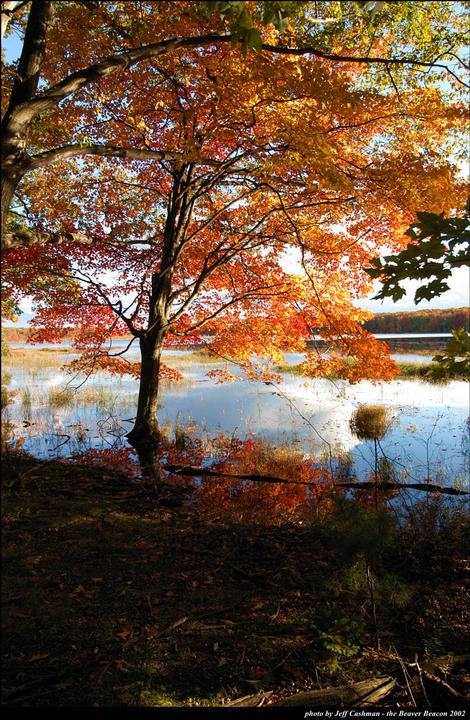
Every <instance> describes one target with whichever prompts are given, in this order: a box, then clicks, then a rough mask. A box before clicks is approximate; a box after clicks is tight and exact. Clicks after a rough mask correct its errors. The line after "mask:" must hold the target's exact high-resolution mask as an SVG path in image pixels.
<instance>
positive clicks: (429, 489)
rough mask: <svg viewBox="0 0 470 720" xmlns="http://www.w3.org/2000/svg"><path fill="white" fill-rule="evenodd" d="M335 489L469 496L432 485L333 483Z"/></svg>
mask: <svg viewBox="0 0 470 720" xmlns="http://www.w3.org/2000/svg"><path fill="white" fill-rule="evenodd" d="M334 486H335V487H344V488H351V489H352V490H373V489H375V488H377V489H378V490H401V489H403V490H422V491H424V492H437V493H443V494H444V495H470V492H468V490H459V489H458V488H452V487H442V486H441V485H433V484H432V483H392V482H378V483H377V485H376V484H375V483H373V482H358V483H353V482H345V483H334Z"/></svg>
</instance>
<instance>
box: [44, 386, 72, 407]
mask: <svg viewBox="0 0 470 720" xmlns="http://www.w3.org/2000/svg"><path fill="white" fill-rule="evenodd" d="M73 402H74V391H73V390H72V388H68V387H67V388H53V389H52V390H50V391H49V398H48V404H49V407H52V408H62V407H70V406H71V405H73Z"/></svg>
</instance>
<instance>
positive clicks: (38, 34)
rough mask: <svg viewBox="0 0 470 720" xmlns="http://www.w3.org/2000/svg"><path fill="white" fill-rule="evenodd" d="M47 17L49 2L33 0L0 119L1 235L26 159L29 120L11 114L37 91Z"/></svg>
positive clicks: (44, 48) (48, 19)
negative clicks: (0, 175) (0, 134)
mask: <svg viewBox="0 0 470 720" xmlns="http://www.w3.org/2000/svg"><path fill="white" fill-rule="evenodd" d="M51 18H52V2H50V1H47V2H46V1H44V2H43V1H42V0H33V2H32V3H31V9H30V11H29V16H28V23H27V26H26V30H25V37H24V42H23V50H22V53H21V57H20V60H19V63H18V67H17V73H16V77H15V81H14V83H13V89H12V91H11V96H10V102H9V105H8V109H7V111H6V113H5V117H4V118H3V120H2V128H1V133H2V208H1V209H2V218H1V223H2V228H1V230H2V238H3V235H4V231H5V227H6V221H7V214H8V210H9V209H10V204H11V201H12V199H13V195H14V192H15V190H16V188H17V187H18V184H19V182H20V180H21V178H22V177H23V175H24V174H25V173H26V171H27V169H28V168H27V163H28V159H29V158H28V155H27V153H26V142H27V138H28V132H29V126H30V121H29V120H27V121H25V120H21V119H18V118H16V119H13V115H12V114H13V111H14V110H15V109H16V108H18V107H19V106H21V105H22V104H23V103H27V102H28V100H30V99H31V98H32V97H33V96H34V95H35V93H36V91H37V88H38V84H39V77H40V73H41V67H42V62H43V59H44V54H45V51H46V35H47V29H48V27H49V23H50V22H51Z"/></svg>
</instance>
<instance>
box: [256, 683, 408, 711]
mask: <svg viewBox="0 0 470 720" xmlns="http://www.w3.org/2000/svg"><path fill="white" fill-rule="evenodd" d="M394 686H395V680H394V679H393V678H392V677H389V676H388V675H384V676H382V677H376V678H370V679H369V680H361V681H360V682H357V683H354V685H343V686H340V687H332V688H324V689H323V690H308V691H307V692H300V693H296V694H295V695H290V696H289V697H286V698H282V700H277V701H276V702H273V703H268V704H267V705H266V706H265V707H270V708H271V707H308V708H309V709H315V708H328V707H345V708H346V707H357V706H361V707H367V705H373V704H374V703H377V702H378V701H379V700H382V699H383V698H385V697H386V696H387V695H388V694H389V693H390V692H391V690H392V689H393V688H394Z"/></svg>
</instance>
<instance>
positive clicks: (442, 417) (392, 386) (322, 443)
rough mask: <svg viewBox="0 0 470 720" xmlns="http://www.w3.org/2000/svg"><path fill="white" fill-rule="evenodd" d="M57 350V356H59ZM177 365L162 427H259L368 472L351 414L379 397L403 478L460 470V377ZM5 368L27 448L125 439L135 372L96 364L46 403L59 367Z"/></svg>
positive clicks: (386, 449) (464, 396)
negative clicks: (229, 372)
mask: <svg viewBox="0 0 470 720" xmlns="http://www.w3.org/2000/svg"><path fill="white" fill-rule="evenodd" d="M171 355H174V356H176V357H179V358H181V359H182V360H184V358H185V356H187V355H188V353H185V352H184V351H180V352H179V353H178V352H176V351H172V352H171ZM65 359H66V358H64V356H62V357H61V361H64V360H65ZM301 359H302V356H300V355H295V354H289V355H288V360H289V362H291V363H293V364H297V363H298V362H300V360H301ZM221 366H222V365H221ZM210 367H211V368H213V367H215V366H214V365H211V366H210ZM179 369H181V370H182V372H183V374H184V376H185V380H184V381H182V382H181V383H175V382H172V383H166V384H165V385H164V387H163V394H162V399H161V407H160V408H159V419H160V424H161V425H162V426H163V425H164V424H165V423H167V424H170V425H171V426H172V427H174V426H175V425H179V426H183V427H184V426H187V425H189V424H192V425H193V426H194V425H195V426H197V428H198V432H199V433H200V434H202V435H204V434H206V435H207V436H210V437H212V436H214V435H215V434H216V433H217V432H223V433H227V434H228V435H232V434H233V435H234V436H236V437H239V438H244V437H247V436H250V435H258V436H262V437H264V438H266V439H267V440H269V441H271V442H273V443H275V444H283V443H286V442H296V443H298V444H299V445H300V446H301V447H302V448H303V449H304V451H305V452H306V453H308V454H309V455H310V456H311V457H318V456H320V455H321V454H322V453H325V451H326V452H333V453H334V452H335V451H337V450H341V451H342V452H351V453H352V454H353V468H354V470H355V471H356V472H357V473H358V474H359V475H360V476H366V475H367V474H368V473H370V470H371V467H373V462H374V458H373V447H371V446H370V443H367V442H360V441H359V440H358V439H357V437H355V436H354V435H353V434H352V433H351V431H350V428H349V420H350V417H351V414H352V413H353V411H354V409H355V408H357V407H358V405H360V404H363V403H369V404H384V405H387V406H389V407H391V408H392V410H393V416H394V418H395V419H394V422H393V424H392V426H391V428H390V431H389V432H388V433H387V435H386V437H385V438H384V439H383V440H382V441H381V447H382V452H383V453H384V454H386V456H387V457H389V458H390V459H391V460H393V461H394V462H396V463H397V464H398V466H399V467H403V468H405V469H406V470H407V472H409V474H410V478H412V479H416V480H419V479H422V478H423V477H426V476H428V475H432V476H436V473H439V474H440V475H441V476H442V481H443V482H446V481H450V480H452V479H453V478H455V477H456V476H459V477H460V478H461V479H463V478H468V475H469V472H468V453H466V452H465V451H464V450H463V449H464V448H465V440H466V438H468V434H467V425H466V419H467V416H468V413H469V402H468V386H467V384H466V383H464V382H451V383H449V384H447V385H445V386H444V385H443V386H440V385H432V384H429V383H425V382H422V381H414V380H413V381H412V380H403V381H399V380H397V381H393V382H390V383H383V384H381V383H377V384H376V385H374V384H373V383H372V382H369V381H363V382H361V383H358V384H357V385H349V384H348V383H347V382H345V381H335V382H331V381H327V380H323V379H315V380H306V379H305V378H303V377H299V376H297V375H289V374H287V375H285V376H284V378H283V381H282V382H281V383H280V384H279V385H265V384H264V383H250V382H246V381H240V380H236V381H235V382H233V383H231V384H222V385H220V384H219V385H216V384H215V382H214V381H212V380H209V379H208V378H207V377H206V372H207V370H208V367H207V365H204V364H200V365H196V364H194V363H193V364H191V365H190V367H188V368H187V369H182V368H179ZM9 372H10V373H11V381H10V384H9V389H10V390H17V391H18V392H17V397H16V400H15V403H14V404H13V405H10V406H8V407H7V409H6V410H5V413H4V414H5V418H6V419H7V420H8V421H9V422H11V423H13V424H14V426H15V428H14V437H13V441H14V442H18V441H20V442H22V443H23V445H22V446H23V448H24V449H25V450H26V451H28V452H31V453H33V454H34V455H37V456H39V457H51V456H53V454H54V453H57V452H60V454H62V455H65V456H67V457H70V456H71V455H72V454H73V453H75V452H79V451H80V450H84V449H86V448H105V447H119V446H123V445H125V444H126V443H127V441H126V439H125V435H126V433H127V432H129V430H130V429H131V427H132V419H133V415H134V412H135V406H136V397H137V389H138V386H137V383H136V381H135V380H134V379H131V378H117V377H110V376H107V375H106V374H104V373H97V375H96V376H94V377H93V378H91V379H90V380H89V381H88V383H87V384H86V385H84V386H83V387H82V388H81V390H80V391H77V393H72V397H71V399H70V401H67V403H66V404H64V405H63V406H61V407H52V406H51V397H50V392H51V391H52V390H54V391H55V390H56V389H58V388H60V387H62V385H63V383H64V382H66V381H67V380H68V381H70V378H69V377H66V376H65V375H64V374H63V373H61V372H59V371H58V369H57V367H50V368H45V367H42V368H40V369H36V370H32V369H27V368H25V367H17V366H12V367H11V368H9ZM79 380H80V379H79V378H76V379H75V380H74V381H73V383H72V385H73V386H76V385H78V384H79ZM86 393H89V395H88V398H87V396H86ZM80 398H81V399H80Z"/></svg>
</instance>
